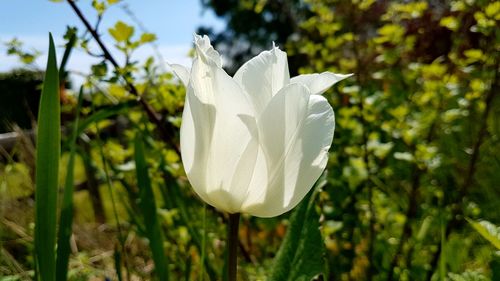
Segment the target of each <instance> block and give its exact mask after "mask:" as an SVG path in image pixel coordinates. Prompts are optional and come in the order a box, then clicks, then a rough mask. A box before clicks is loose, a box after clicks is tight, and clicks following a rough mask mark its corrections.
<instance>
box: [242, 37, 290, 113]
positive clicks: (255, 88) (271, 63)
mask: <svg viewBox="0 0 500 281" xmlns="http://www.w3.org/2000/svg"><path fill="white" fill-rule="evenodd" d="M234 80H236V82H238V84H240V85H241V87H242V88H243V89H244V90H245V92H246V93H247V94H248V95H249V96H250V98H251V100H252V103H253V105H254V108H255V111H256V112H257V114H259V113H260V112H262V110H263V109H264V108H265V107H266V105H267V103H268V102H269V101H270V100H271V98H272V96H273V95H275V94H276V93H277V92H278V91H279V90H280V89H281V88H283V87H284V86H285V85H288V84H289V83H290V73H289V71H288V61H287V57H286V53H285V52H283V51H281V50H280V49H279V48H277V47H274V48H273V49H272V50H270V51H264V52H262V53H260V54H259V55H258V56H256V57H254V58H252V59H251V60H249V61H248V62H246V63H245V64H244V65H243V66H241V68H240V69H238V71H237V72H236V74H235V75H234Z"/></svg>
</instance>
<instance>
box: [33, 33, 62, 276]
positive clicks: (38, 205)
mask: <svg viewBox="0 0 500 281" xmlns="http://www.w3.org/2000/svg"><path fill="white" fill-rule="evenodd" d="M60 140H61V133H60V104H59V75H58V71H57V62H56V52H55V47H54V41H53V39H52V34H49V56H48V60H47V69H46V71H45V79H44V82H43V89H42V96H41V99H40V109H39V113H38V130H37V142H36V143H37V150H36V177H35V179H36V192H35V262H36V263H37V265H36V268H37V269H38V270H39V272H38V275H37V276H38V278H39V279H40V280H42V281H53V280H55V268H56V266H55V265H56V252H55V251H56V250H55V246H56V220H57V188H58V174H59V154H60V150H61V143H60Z"/></svg>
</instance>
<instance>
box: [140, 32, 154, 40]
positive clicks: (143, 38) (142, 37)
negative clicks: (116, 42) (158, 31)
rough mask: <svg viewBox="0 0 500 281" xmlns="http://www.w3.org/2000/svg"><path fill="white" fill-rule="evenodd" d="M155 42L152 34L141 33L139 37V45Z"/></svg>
mask: <svg viewBox="0 0 500 281" xmlns="http://www.w3.org/2000/svg"><path fill="white" fill-rule="evenodd" d="M155 40H156V35H155V34H154V33H147V32H146V33H143V34H142V35H141V39H140V41H141V43H149V42H153V41H155Z"/></svg>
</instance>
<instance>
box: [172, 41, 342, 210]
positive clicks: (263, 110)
mask: <svg viewBox="0 0 500 281" xmlns="http://www.w3.org/2000/svg"><path fill="white" fill-rule="evenodd" d="M195 47H196V56H195V58H194V61H193V65H192V68H191V70H190V71H189V70H188V69H186V68H185V67H183V66H180V65H171V66H172V68H173V70H174V72H175V73H176V74H177V76H178V77H179V79H180V80H181V81H182V82H183V84H184V85H185V86H186V88H187V93H186V102H185V108H184V112H183V115H182V125H181V132H180V134H181V136H180V137H181V154H182V162H183V164H184V169H185V171H186V174H187V176H188V179H189V181H190V182H191V185H192V186H193V188H194V190H195V192H196V193H197V194H198V195H199V196H200V197H201V198H202V199H203V200H204V201H205V202H207V203H208V204H210V205H212V206H214V207H216V208H217V209H220V210H223V211H226V212H229V213H240V212H241V213H248V214H251V215H254V216H258V217H274V216H278V215H280V214H283V213H285V212H287V211H289V210H290V209H292V208H293V207H295V206H296V205H297V204H298V203H299V202H300V201H301V200H302V198H304V196H305V195H306V194H307V192H308V191H309V190H310V189H311V187H312V186H313V185H314V183H315V182H316V180H317V179H318V177H319V176H320V175H321V173H322V172H323V170H324V169H325V166H326V163H327V160H328V149H329V148H330V145H331V143H332V139H333V131H334V128H335V120H334V114H333V110H332V107H331V106H330V104H328V102H327V100H326V99H325V98H324V97H323V96H321V95H320V94H322V93H323V92H324V91H326V90H327V89H328V88H329V87H331V86H332V85H333V84H335V83H336V82H338V81H340V80H342V79H344V78H347V77H349V76H350V75H339V74H334V73H331V72H323V73H321V74H307V75H300V76H297V77H293V78H291V79H290V74H289V72H288V62H287V56H286V53H285V52H283V51H281V50H280V49H279V48H278V47H273V49H272V50H270V51H264V52H262V53H260V54H259V55H258V56H256V57H255V58H253V59H251V60H250V61H248V62H246V63H245V64H244V65H243V66H242V67H241V68H240V69H239V70H238V71H237V72H236V74H235V75H234V77H230V76H229V75H228V74H227V73H226V72H225V71H224V70H223V69H222V63H221V58H220V55H219V53H218V52H217V51H216V50H214V48H213V47H212V46H211V44H210V40H209V39H208V37H207V36H203V37H201V36H199V35H195Z"/></svg>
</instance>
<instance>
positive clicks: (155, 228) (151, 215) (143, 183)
mask: <svg viewBox="0 0 500 281" xmlns="http://www.w3.org/2000/svg"><path fill="white" fill-rule="evenodd" d="M135 165H136V172H137V184H138V186H139V198H140V204H139V207H140V208H141V211H142V214H143V217H144V224H145V228H146V235H147V237H148V239H149V247H150V248H151V252H152V254H153V260H154V263H155V272H156V274H157V276H158V278H159V279H160V280H161V281H165V280H168V268H167V266H168V263H167V258H166V256H165V252H164V250H163V235H162V231H161V227H160V223H159V221H158V215H157V213H156V203H155V199H154V195H153V190H152V188H151V180H150V179H149V175H148V167H147V164H146V157H145V156H144V144H143V141H142V137H141V135H140V134H137V136H136V138H135Z"/></svg>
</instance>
